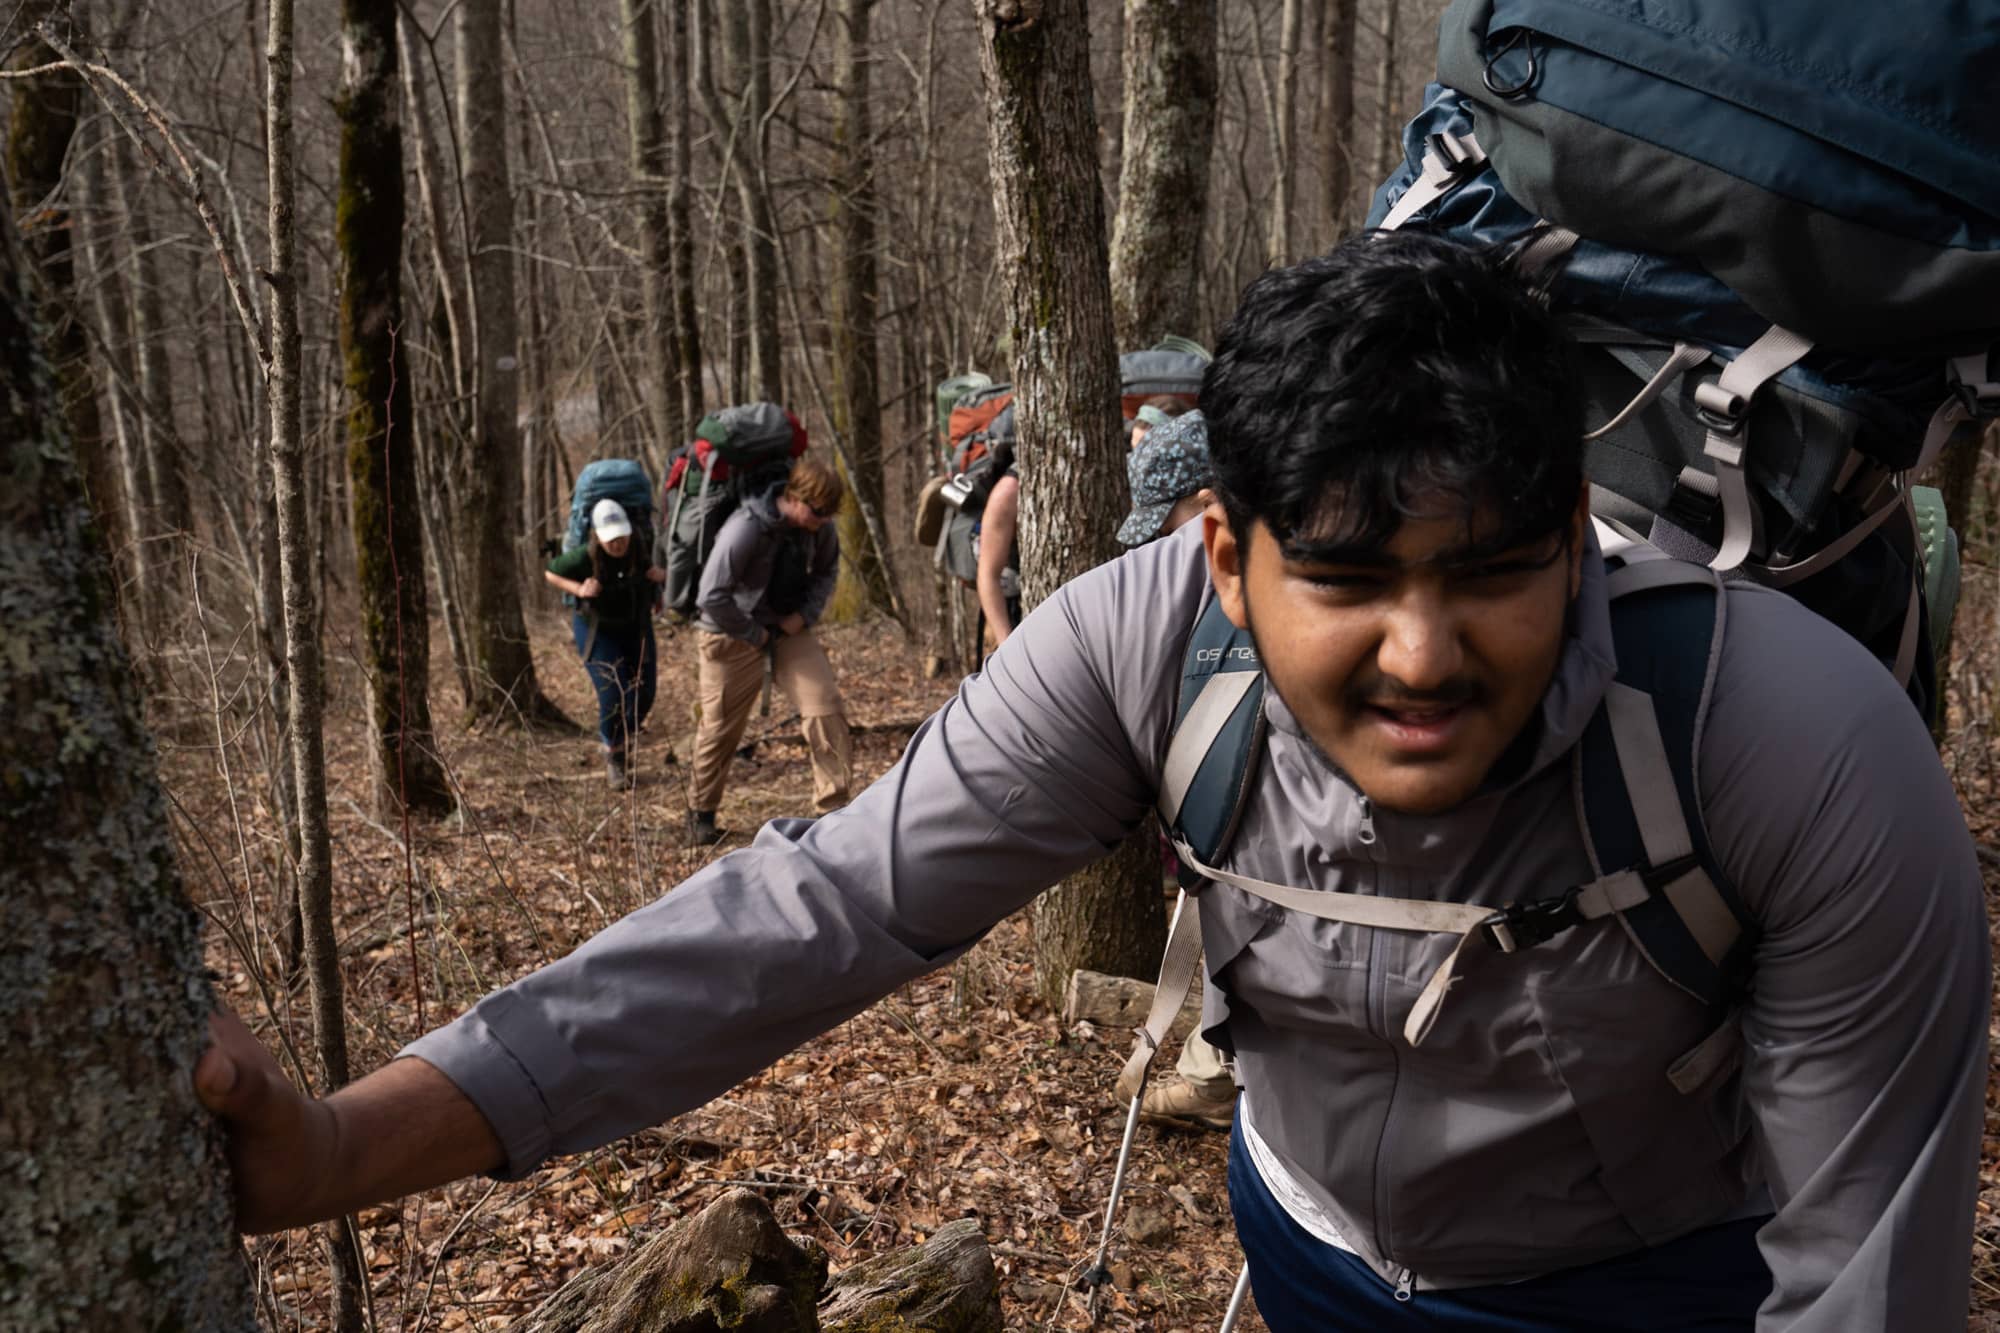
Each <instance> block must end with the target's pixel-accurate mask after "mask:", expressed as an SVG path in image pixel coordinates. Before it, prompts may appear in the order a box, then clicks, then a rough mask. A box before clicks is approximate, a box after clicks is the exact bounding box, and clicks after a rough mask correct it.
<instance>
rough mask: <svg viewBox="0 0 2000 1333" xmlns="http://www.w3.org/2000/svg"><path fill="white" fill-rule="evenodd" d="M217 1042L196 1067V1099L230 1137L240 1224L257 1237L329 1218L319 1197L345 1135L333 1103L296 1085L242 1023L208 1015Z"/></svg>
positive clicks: (223, 1014) (221, 1012) (219, 1013)
mask: <svg viewBox="0 0 2000 1333" xmlns="http://www.w3.org/2000/svg"><path fill="white" fill-rule="evenodd" d="M208 1033H209V1040H210V1042H211V1044H210V1046H209V1048H208V1049H207V1050H206V1051H203V1052H202V1055H201V1059H200V1060H199V1061H198V1062H196V1064H195V1067H194V1089H195V1094H196V1095H197V1096H198V1097H200V1098H201V1102H202V1105H204V1106H206V1107H207V1108H208V1109H209V1110H211V1111H213V1112H214V1113H215V1114H216V1116H217V1117H219V1118H220V1119H221V1120H222V1122H223V1126H224V1129H225V1131H226V1133H227V1135H228V1148H229V1172H230V1175H231V1176H232V1177H233V1179H234V1185H235V1191H236V1225H237V1226H238V1227H240V1228H241V1229H242V1230H244V1231H246V1232H250V1233H252V1234H257V1233H261V1232H266V1231H282V1230H284V1229H285V1228H286V1227H294V1226H302V1225H304V1224H305V1223H307V1222H312V1221H317V1220H319V1219H320V1218H322V1217H325V1216H328V1215H330V1214H328V1213H327V1212H325V1211H324V1210H321V1209H318V1208H316V1207H315V1198H316V1196H317V1195H318V1194H319V1192H320V1189H321V1186H322V1184H323V1183H324V1182H325V1181H326V1179H327V1176H328V1173H329V1172H330V1171H331V1170H332V1167H333V1158H334V1151H335V1148H336V1143H337V1139H338V1132H337V1130H336V1128H335V1126H334V1117H333V1112H332V1110H331V1109H330V1108H328V1106H327V1105H326V1103H324V1102H321V1101H318V1100H315V1099H314V1098H311V1097H307V1096H306V1095H305V1094H303V1093H301V1092H300V1091H299V1090H298V1089H297V1088H295V1087H293V1086H292V1081H291V1080H290V1079H288V1078H286V1077H285V1071H284V1070H282V1069H280V1068H279V1067H278V1062H277V1061H276V1060H274V1059H272V1058H271V1053H270V1052H269V1051H267V1050H265V1049H264V1045H263V1043H262V1042H260V1041H258V1040H257V1038H256V1036H255V1035H254V1034H253V1033H252V1032H251V1031H250V1029H249V1028H247V1027H245V1026H244V1025H243V1020H242V1019H240V1018H238V1017H237V1016H236V1015H235V1014H233V1013H231V1012H230V1011H229V1010H227V1009H218V1010H216V1011H215V1012H214V1013H213V1014H211V1015H209V1019H208Z"/></svg>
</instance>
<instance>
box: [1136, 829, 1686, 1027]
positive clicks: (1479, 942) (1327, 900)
mask: <svg viewBox="0 0 2000 1333" xmlns="http://www.w3.org/2000/svg"><path fill="white" fill-rule="evenodd" d="M1174 852H1175V853H1176V854H1177V855H1178V856H1179V857H1180V858H1181V861H1182V863H1183V864H1184V865H1185V866H1186V867H1187V868H1188V869H1190V870H1192V871H1194V872H1195V873H1196V874H1199V875H1200V876H1201V877H1202V878H1203V879H1206V880H1211V881H1213V882H1215V883H1217V884H1227V885H1229V886H1230V887H1232V888H1237V889H1241V890H1242V891H1243V892H1245V893H1248V894H1251V895H1252V896H1254V897H1257V898H1262V899H1263V900H1264V901H1265V902H1267V903H1271V904H1274V905H1275V906H1278V907H1282V908H1285V909H1286V910H1288V911H1293V912H1304V913H1305V914H1306V915H1308V916H1315V917H1318V918H1319V919H1320V920H1322V921H1336V922H1339V923H1341V924H1343V925H1350V926H1367V927H1369V928H1370V929H1373V930H1407V931H1412V932H1416V933H1419V934H1426V935H1456V936H1458V943H1457V945H1456V946H1454V947H1453V949H1452V951H1451V952H1450V953H1449V954H1447V955H1446V956H1445V959H1444V961H1443V962H1442V963H1439V964H1438V965H1437V967H1436V969H1435V970H1433V971H1432V973H1431V976H1430V980H1429V981H1427V982H1426V983H1425V984H1424V989H1423V991H1422V993H1421V994H1419V995H1418V996H1417V1002H1416V1003H1415V1004H1414V1005H1412V1006H1411V1008H1410V1013H1409V1016H1408V1017H1407V1018H1405V1019H1404V1020H1403V1039H1404V1040H1405V1041H1407V1042H1409V1043H1410V1045H1412V1046H1421V1045H1423V1042H1424V1038H1425V1037H1427V1036H1429V1035H1430V1030H1431V1028H1432V1027H1433V1026H1434V1025H1435V1024H1436V1023H1437V1019H1438V1015H1439V1014H1440V1013H1441V1012H1443V1009H1444V1000H1445V996H1446V995H1448V994H1449V993H1450V991H1451V986H1452V982H1453V981H1454V980H1456V979H1457V976H1458V970H1459V965H1460V964H1461V963H1462V962H1464V961H1465V960H1466V959H1467V958H1468V956H1469V955H1477V954H1481V953H1515V952H1518V951H1519V950H1521V949H1526V948H1532V947H1533V946H1535V945H1537V944H1540V943H1541V942H1542V941H1544V940H1547V939H1551V938H1553V937H1554V936H1556V935H1558V934H1560V933H1561V932H1563V931H1565V930H1568V929H1569V928H1570V927H1572V926H1577V925H1581V924H1583V923H1584V922H1585V921H1596V920H1600V919H1602V918H1604V917H1607V916H1611V915H1613V914H1615V913H1618V912H1623V911H1625V910H1627V909H1629V908H1631V907H1634V906H1637V905H1638V904H1640V903H1643V902H1644V901H1645V900H1646V899H1647V898H1648V897H1649V896H1650V894H1651V888H1650V886H1649V885H1648V883H1647V882H1646V877H1645V875H1644V874H1643V873H1641V872H1639V871H1632V870H1626V871H1620V872H1618V873H1617V874H1613V875H1606V876H1604V877H1602V878H1600V879H1595V880H1592V881H1591V882H1590V883H1588V884H1582V885H1579V886H1577V887H1576V888H1573V889H1570V890H1568V891H1567V892H1565V893H1563V894H1560V895H1558V896H1557V897H1555V898H1549V899H1543V900H1540V901H1537V902H1531V903H1525V904H1515V905H1513V906H1509V907H1502V908H1497V909H1496V908H1493V907H1489V906H1483V905H1480V904H1476V903H1455V902H1442V901H1438V900H1435V899H1430V898H1386V897H1379V896H1377V895H1374V894H1361V893H1343V892H1340V891H1338V890H1327V889H1296V888H1293V887H1292V886H1290V885H1288V884H1274V883H1272V882H1271V881H1270V880H1265V879H1255V878H1253V877H1251V876H1249V875H1239V874H1236V873H1235V872H1233V871H1229V870H1223V869H1220V868H1218V867H1216V866H1212V865H1209V864H1207V863H1206V862H1204V861H1203V860H1202V859H1201V858H1200V857H1199V856H1198V855H1196V853H1195V850H1194V849H1193V848H1192V847H1190V846H1188V845H1187V844H1186V843H1185V842H1179V841H1177V842H1175V843H1174ZM1185 994H1186V992H1185V990H1183V991H1182V995H1185ZM1159 998H1160V997H1159V995H1158V993H1157V992H1156V993H1155V995H1154V1001H1155V1003H1156V1004H1157V1003H1158V1002H1159ZM1179 999H1180V997H1176V999H1175V1003H1176V1004H1178V1003H1179ZM1134 1058H1135V1059H1136V1058H1137V1056H1136V1052H1135V1056H1134Z"/></svg>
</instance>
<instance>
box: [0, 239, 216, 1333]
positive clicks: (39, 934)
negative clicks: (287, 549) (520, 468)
mask: <svg viewBox="0 0 2000 1333" xmlns="http://www.w3.org/2000/svg"><path fill="white" fill-rule="evenodd" d="M22 264H23V258H22V254H21V249H20V246H19V242H18V238H17V236H16V235H15V232H14V229H13V224H12V221H11V219H6V220H0V605H5V606H6V607H7V617H6V624H5V627H4V629H0V698H4V699H5V700H6V701H7V724H6V726H4V727H0V840H4V841H5V844H6V847H7V854H6V855H5V856H4V857H0V1032H4V1034H5V1035H4V1039H0V1040H4V1047H0V1049H4V1050H5V1052H6V1067H7V1074H6V1094H5V1096H4V1097H0V1196H4V1197H5V1198H6V1200H7V1203H6V1206H5V1207H0V1327H4V1328H6V1329H9V1330H11V1331H13V1333H45V1331H46V1333H54V1331H55V1330H63V1331H64V1333H68V1331H70V1330H80V1329H87V1328H88V1329H96V1328H146V1329H155V1328H177V1329H182V1330H187V1331H188V1333H222V1331H223V1330H243V1331H244V1333H249V1331H250V1330H253V1329H255V1327H256V1321H255V1318H254V1317H253V1314H252V1311H251V1296H250V1282H249V1274H248V1273H247V1272H246V1270H245V1269H244V1266H243V1263H242V1260H241V1258H240V1257H239V1251H238V1246H237V1241H236V1236H235V1228H234V1225H233V1223H232V1202H231V1198H230V1191H229V1180H228V1171H227V1167H226V1165H225V1163H224V1161H223V1156H222V1151H221V1143H220V1141H219V1136H218V1134H217V1132H216V1129H215V1125H214V1122H213V1121H212V1119H211V1118H210V1117H209V1115H208V1113H207V1112H206V1111H204V1110H203V1109H202V1108H201V1107H200V1105H199V1104H198V1103H197V1102H196V1101H195V1097H194V1089H193V1085H192V1080H191V1079H190V1078H189V1071H190V1070H192V1069H193V1068H194V1062H195V1059H196V1057H197V1056H199V1055H200V1053H201V1051H202V1048H203V1046H204V1044H205V1043H206V1041H207V1020H208V1012H209V1008H210V1000H209V995H208V988H207V986H206V985H205V984H204V983H203V981H202V948H201V917H200V915H199V914H198V913H197V912H196V911H195V909H194V908H193V906H192V905H190V904H189V902H188V901H187V898H186V897H185V895H184V894H183V893H182V890H181V884H180V878H179V874H178V872H177V870H176V869H175V865H174V855H173V848H172V846H171V844H170V842H169V840H168V836H167V814H166V808H165V805H164V803H163V802H162V800H161V797H160V790H159V784H158V780H157V777H156V763H155V759H154V755H153V750H152V745H151V742H150V740H149V738H148V736H147V734H146V731H145V728H144V726H143V724H142V723H141V721H140V718H139V697H138V690H137V687H136V684H135V682H134V679H133V676H132V671H131V663H130V662H129V661H128V660H127V658H126V655H125V652H124V650H123V648H122V647H121V646H120V644H119V638H118V627H117V620H116V616H115V615H114V613H113V605H112V590H111V586H110V581H109V578H108V577H107V575H108V570H109V561H108V560H107V559H106V557H105V550H104V538H103V534H102V533H101V532H100V531H99V530H97V529H96V528H95V527H94V526H93V524H92V522H91V520H90V516H89V511H88V510H87V509H86V508H85V507H84V506H81V505H79V504H77V503H76V498H77V495H78V493H79V485H80V483H79V480H78V477H77V471H76V465H75V460H74V455H73V453H72V451H71V447H70V443H69V440H68V438H67V436H66V433H65V430H64V427H63V423H62V414H61V411H60V408H59V406H58V398H57V392H56V385H55V382H54V378H53V376H52V375H51V373H50V369H49V364H48V362H47V360H46V359H45V358H44V355H43V351H42V348H41V347H40V346H39V345H38V344H37V342H36V339H35V335H34V331H33V327H32V325H31V322H30V319H29V317H28V305H27V302H26V300H25V296H24V288H23V281H22V279H23V276H24V275H23V271H22Z"/></svg>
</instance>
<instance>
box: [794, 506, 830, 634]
mask: <svg viewBox="0 0 2000 1333" xmlns="http://www.w3.org/2000/svg"><path fill="white" fill-rule="evenodd" d="M811 573H812V581H811V582H810V583H809V584H808V585H807V586H806V600H805V605H803V606H801V607H800V608H799V618H800V619H802V620H804V621H805V622H806V628H807V629H811V628H812V627H813V626H814V625H817V624H819V618H820V617H821V616H823V615H825V614H826V604H827V602H828V601H830V600H831V599H832V597H833V585H834V583H835V582H836V581H837V580H838V579H839V578H840V530H839V529H838V528H836V527H834V525H833V524H832V523H830V522H829V523H822V524H820V529H819V531H818V532H815V533H814V534H813V546H812V569H811Z"/></svg>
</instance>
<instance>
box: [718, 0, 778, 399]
mask: <svg viewBox="0 0 2000 1333" xmlns="http://www.w3.org/2000/svg"><path fill="white" fill-rule="evenodd" d="M699 12H700V11H699V10H698V11H697V13H699ZM721 28H722V60H721V64H722V80H721V83H722V85H723V86H721V87H720V88H716V87H714V85H713V84H708V85H703V86H702V87H701V92H702V95H703V102H704V105H705V107H706V109H707V111H708V115H709V121H710V128H711V130H712V131H713V132H714V134H715V136H716V138H717V139H718V140H719V141H720V145H721V146H720V149H719V151H720V152H721V153H722V156H723V165H724V169H725V170H726V171H727V172H728V173H729V175H730V179H731V180H733V181H734V182H735V184H736V198H737V207H738V208H739V209H740V210H741V211H742V214H743V229H744V237H743V246H742V249H743V261H742V262H743V265H744V282H743V284H742V287H741V288H740V289H739V290H740V291H741V292H742V298H743V299H742V303H741V305H740V306H739V307H738V312H737V315H738V319H739V320H740V321H741V324H742V327H743V334H744V337H745V338H746V340H747V346H748V351H749V370H748V375H749V388H750V391H751V392H752V393H754V394H755V396H756V397H758V398H763V399H767V400H769V401H771V402H774V403H782V402H783V401H784V400H785V375H784V361H783V348H782V346H781V344H780V342H779V337H778V248H777V221H776V215H775V213H774V212H773V210H772V206H771V196H770V191H769V189H768V186H767V172H766V170H765V157H766V152H767V150H768V148H769V144H768V143H767V141H766V132H767V127H766V125H765V123H764V122H765V113H766V112H767V111H769V110H770V107H771V3H770V0H725V2H724V3H723V5H722V25H721Z"/></svg>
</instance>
